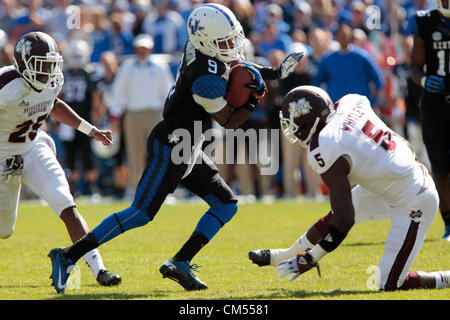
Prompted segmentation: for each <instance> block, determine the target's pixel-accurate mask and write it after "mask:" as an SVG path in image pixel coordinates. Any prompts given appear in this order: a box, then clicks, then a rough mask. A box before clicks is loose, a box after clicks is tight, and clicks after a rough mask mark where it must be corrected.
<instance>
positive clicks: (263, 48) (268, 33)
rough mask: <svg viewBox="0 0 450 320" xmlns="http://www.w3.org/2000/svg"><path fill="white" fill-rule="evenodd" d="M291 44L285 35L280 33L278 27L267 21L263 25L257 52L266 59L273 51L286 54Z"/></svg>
mask: <svg viewBox="0 0 450 320" xmlns="http://www.w3.org/2000/svg"><path fill="white" fill-rule="evenodd" d="M291 42H292V40H291V38H290V37H289V36H288V35H287V34H285V33H282V32H280V31H279V29H278V26H277V25H276V24H274V23H271V22H270V21H269V22H267V23H266V24H265V28H264V31H263V33H262V35H261V40H260V42H259V44H258V50H259V52H260V53H261V54H262V55H263V56H265V57H267V56H268V55H269V52H270V51H271V50H273V49H278V50H281V51H283V52H286V51H287V49H288V47H289V45H290V44H291Z"/></svg>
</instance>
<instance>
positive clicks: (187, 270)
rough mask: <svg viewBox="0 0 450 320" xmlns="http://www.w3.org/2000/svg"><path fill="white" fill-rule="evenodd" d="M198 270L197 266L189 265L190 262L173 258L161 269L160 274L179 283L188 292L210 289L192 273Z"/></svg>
mask: <svg viewBox="0 0 450 320" xmlns="http://www.w3.org/2000/svg"><path fill="white" fill-rule="evenodd" d="M197 268H198V265H196V264H194V265H189V262H188V261H176V260H174V259H173V258H171V259H169V260H167V261H166V262H165V263H164V264H163V265H162V266H161V268H159V272H161V274H162V276H163V278H169V279H171V280H173V281H175V282H178V283H179V284H180V285H181V286H182V287H183V288H184V289H185V290H187V291H192V290H204V289H208V286H207V285H206V284H205V283H204V282H203V281H201V280H200V279H199V278H197V277H196V276H195V274H194V273H193V272H192V271H195V270H196V269H197Z"/></svg>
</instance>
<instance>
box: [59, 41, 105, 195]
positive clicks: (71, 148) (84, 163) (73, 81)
mask: <svg viewBox="0 0 450 320" xmlns="http://www.w3.org/2000/svg"><path fill="white" fill-rule="evenodd" d="M90 53H91V52H90V47H89V44H88V43H87V42H86V41H84V40H74V41H72V42H71V43H69V45H68V47H67V49H66V50H65V51H64V60H65V67H66V68H67V69H66V70H65V71H64V86H63V88H62V91H61V96H60V98H62V99H64V101H66V102H67V103H70V105H71V107H72V109H73V110H74V111H75V112H76V113H77V114H78V115H79V116H80V117H81V118H83V119H85V120H86V121H88V122H91V111H92V90H93V79H92V75H93V69H92V68H91V67H92V66H90V65H89V56H90ZM59 138H60V140H61V141H62V142H63V143H64V149H65V154H66V161H65V167H66V168H68V169H69V178H68V181H69V185H70V190H71V192H72V194H73V195H74V196H80V195H93V194H95V193H97V190H96V188H95V187H96V181H97V178H98V175H97V170H96V168H95V164H94V162H93V158H92V150H91V139H90V138H89V137H88V136H87V135H85V134H84V133H82V132H80V131H78V130H75V129H74V128H72V127H70V126H68V125H65V124H63V123H61V124H60V126H59ZM82 175H83V178H84V179H83V180H82V181H81V176H82ZM80 182H84V183H85V184H82V183H80Z"/></svg>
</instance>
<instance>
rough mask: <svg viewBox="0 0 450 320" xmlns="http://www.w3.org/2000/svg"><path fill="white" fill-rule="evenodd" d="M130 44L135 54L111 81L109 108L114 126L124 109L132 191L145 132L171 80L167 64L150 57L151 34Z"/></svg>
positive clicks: (141, 163)
mask: <svg viewBox="0 0 450 320" xmlns="http://www.w3.org/2000/svg"><path fill="white" fill-rule="evenodd" d="M133 46H134V50H135V56H133V57H132V58H129V59H127V60H125V61H124V62H123V63H122V65H121V66H120V69H119V72H118V73H117V75H116V78H115V80H114V84H113V105H112V108H111V115H112V117H113V120H114V121H113V122H114V126H116V127H117V124H118V120H119V119H120V116H121V115H122V114H123V113H124V112H125V114H124V124H123V125H124V126H123V130H124V133H125V145H126V150H127V158H128V162H129V166H130V176H131V183H130V185H129V187H130V189H132V190H134V189H135V188H136V187H137V184H138V182H139V178H140V176H141V174H142V172H143V171H144V168H145V163H146V153H147V147H146V141H147V138H148V135H149V134H150V132H151V130H152V129H153V127H154V126H155V125H156V124H157V123H158V122H159V121H160V120H161V119H162V108H163V106H164V102H165V100H166V97H167V94H168V93H169V90H170V88H171V86H172V83H173V76H172V73H171V72H170V69H169V67H168V66H167V64H165V63H162V62H159V61H156V60H153V59H151V57H150V54H151V53H152V51H153V48H154V42H153V38H152V37H151V36H149V35H147V34H141V35H138V36H137V37H136V38H135V39H134V41H133Z"/></svg>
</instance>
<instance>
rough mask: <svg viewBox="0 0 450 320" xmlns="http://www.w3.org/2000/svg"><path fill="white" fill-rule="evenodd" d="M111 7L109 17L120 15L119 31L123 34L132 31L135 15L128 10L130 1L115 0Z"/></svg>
mask: <svg viewBox="0 0 450 320" xmlns="http://www.w3.org/2000/svg"><path fill="white" fill-rule="evenodd" d="M111 7H112V8H111V14H110V19H111V18H112V16H113V15H117V16H118V17H120V26H121V31H122V32H123V33H125V34H129V33H132V31H133V26H134V22H135V21H136V16H135V15H134V13H133V12H131V10H130V9H131V8H130V3H129V2H128V1H127V0H117V1H115V2H113V3H112V4H111Z"/></svg>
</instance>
